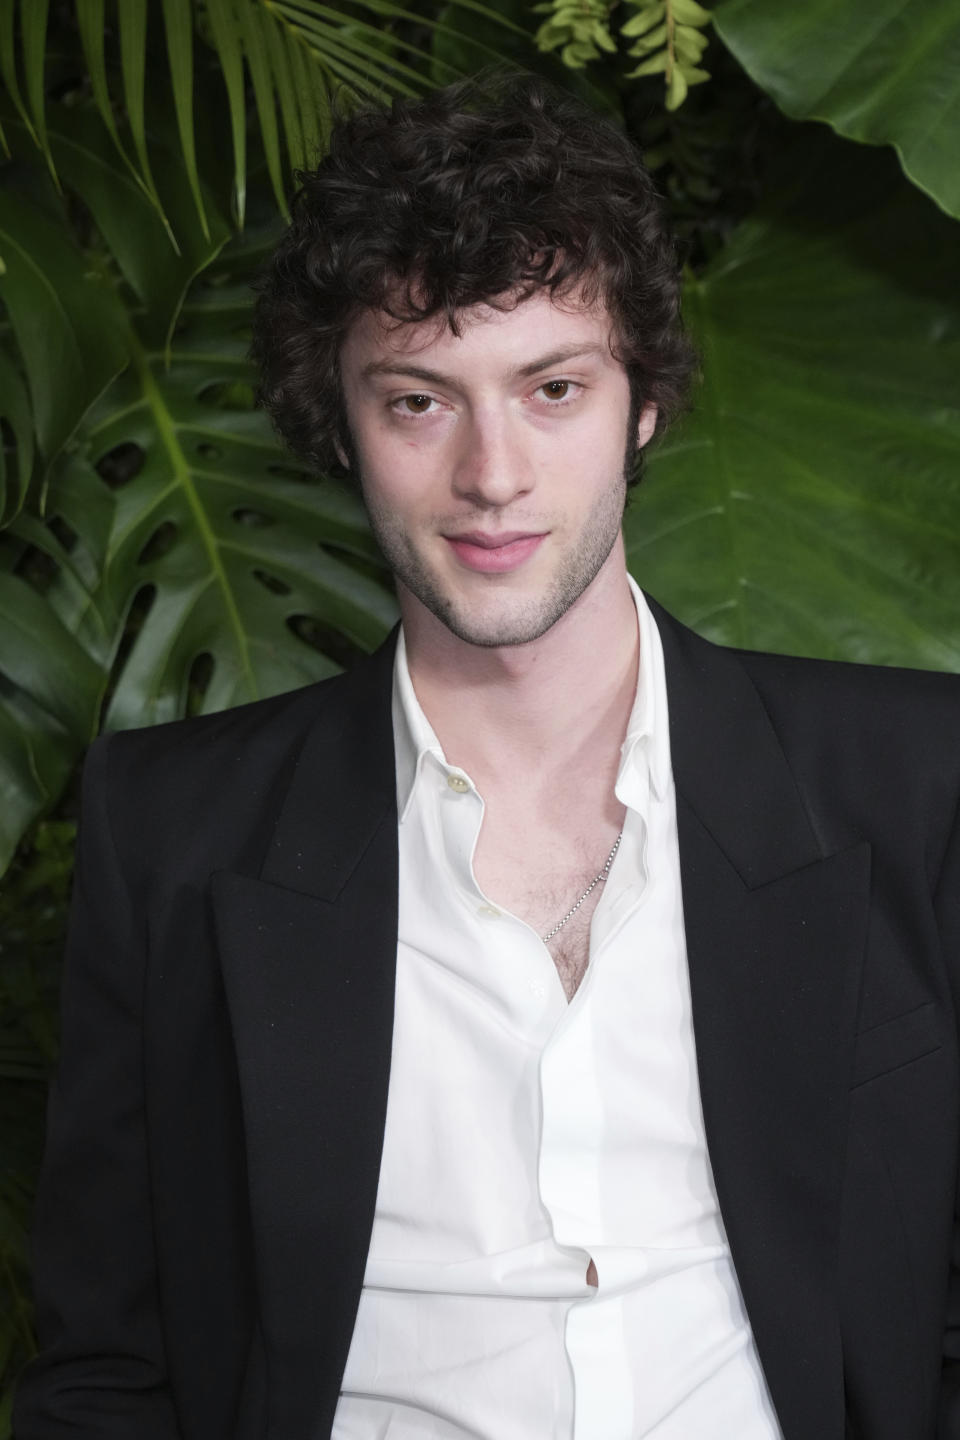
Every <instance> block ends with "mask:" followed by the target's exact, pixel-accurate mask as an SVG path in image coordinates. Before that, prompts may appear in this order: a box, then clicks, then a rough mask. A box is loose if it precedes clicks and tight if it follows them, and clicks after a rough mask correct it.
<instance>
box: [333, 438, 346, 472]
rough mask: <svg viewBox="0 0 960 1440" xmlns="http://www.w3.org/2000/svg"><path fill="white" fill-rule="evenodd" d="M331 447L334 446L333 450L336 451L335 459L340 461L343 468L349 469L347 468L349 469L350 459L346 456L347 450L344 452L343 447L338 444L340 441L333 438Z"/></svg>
mask: <svg viewBox="0 0 960 1440" xmlns="http://www.w3.org/2000/svg"><path fill="white" fill-rule="evenodd" d="M333 448H334V452H335V453H336V457H337V459H338V460H339V461H340V464H341V465H342V466H343V468H344V470H349V469H350V461H349V459H348V458H347V452H346V450H344V448H343V446H342V445H341V444H340V441H339V440H334V442H333Z"/></svg>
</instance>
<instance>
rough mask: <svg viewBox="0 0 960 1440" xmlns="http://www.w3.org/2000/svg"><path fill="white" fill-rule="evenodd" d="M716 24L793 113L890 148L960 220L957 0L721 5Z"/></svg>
mask: <svg viewBox="0 0 960 1440" xmlns="http://www.w3.org/2000/svg"><path fill="white" fill-rule="evenodd" d="M714 22H715V25H716V28H717V31H718V33H719V34H720V36H721V38H722V40H723V42H724V44H725V45H727V46H728V47H729V49H730V50H732V51H733V53H734V55H735V56H736V57H737V59H738V60H739V61H740V63H741V64H742V65H743V67H744V69H745V70H746V71H747V72H748V73H749V74H750V75H751V76H752V77H753V79H754V80H756V82H757V83H758V84H759V85H761V86H762V87H763V89H764V90H766V91H767V93H768V94H770V95H772V96H773V98H774V99H775V100H776V102H777V104H778V105H779V106H780V107H781V109H783V110H784V111H785V112H786V114H787V115H790V116H792V117H793V118H794V119H814V120H825V121H827V122H828V124H830V125H832V126H833V128H834V129H835V130H836V131H837V132H838V133H839V134H841V135H846V136H848V137H849V138H850V139H852V140H862V141H867V142H868V143H870V144H872V145H884V144H891V145H893V146H894V147H895V148H896V150H897V152H898V154H899V155H900V159H901V161H902V163H903V168H904V170H905V171H906V173H907V175H909V177H910V179H911V180H913V182H914V183H915V184H916V185H919V186H920V188H921V189H923V190H925V191H926V192H927V193H928V194H929V195H932V196H933V198H934V199H935V200H936V201H937V203H938V204H939V205H941V206H942V207H943V209H944V210H946V211H947V213H948V214H950V215H955V216H960V167H958V165H957V156H958V154H960V8H958V6H957V5H956V3H955V0H844V4H842V5H836V4H830V3H826V0H818V3H810V0H808V3H805V4H802V5H784V4H782V3H781V0H718V3H717V5H716V8H715V10H714Z"/></svg>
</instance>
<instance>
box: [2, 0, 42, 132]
mask: <svg viewBox="0 0 960 1440" xmlns="http://www.w3.org/2000/svg"><path fill="white" fill-rule="evenodd" d="M14 3H15V0H0V80H2V81H3V88H4V89H5V91H6V92H7V94H8V95H9V96H10V99H11V100H12V101H13V104H14V106H15V107H16V110H17V113H18V115H19V116H20V118H21V120H22V121H23V123H24V124H25V125H26V126H27V128H28V129H29V131H30V134H31V135H32V137H33V139H34V142H35V143H36V144H38V145H39V143H40V141H39V139H38V137H37V132H36V130H34V128H33V122H32V120H31V119H30V114H29V112H28V110H27V107H26V105H25V104H24V102H23V95H22V94H21V91H20V77H19V75H18V74H17V47H16V44H15V43H14V36H15V34H16V23H15V14H14Z"/></svg>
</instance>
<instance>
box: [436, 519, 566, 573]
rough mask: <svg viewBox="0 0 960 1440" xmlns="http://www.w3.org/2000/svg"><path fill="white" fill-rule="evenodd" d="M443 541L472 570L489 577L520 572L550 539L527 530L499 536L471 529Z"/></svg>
mask: <svg viewBox="0 0 960 1440" xmlns="http://www.w3.org/2000/svg"><path fill="white" fill-rule="evenodd" d="M443 538H444V539H445V540H446V542H447V544H448V545H449V546H450V548H451V550H452V551H453V553H454V555H456V557H457V559H458V560H459V561H460V563H461V564H463V565H465V566H466V567H467V569H468V570H478V571H480V572H481V573H483V574H486V575H502V574H504V573H505V572H506V571H508V570H516V569H517V568H518V566H520V565H522V564H523V563H524V561H525V560H528V559H529V558H530V556H531V555H532V554H533V553H534V551H535V550H536V549H537V548H538V546H539V545H540V542H541V540H544V539H545V538H546V536H545V535H544V534H539V535H532V534H530V533H529V532H528V531H523V530H505V531H502V532H501V533H499V534H495V535H490V534H486V533H485V532H484V531H481V530H471V531H468V532H467V533H465V534H462V535H445V536H444V537H443Z"/></svg>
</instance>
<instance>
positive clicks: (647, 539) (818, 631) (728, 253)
mask: <svg viewBox="0 0 960 1440" xmlns="http://www.w3.org/2000/svg"><path fill="white" fill-rule="evenodd" d="M804 133H805V139H804V144H803V145H802V146H801V147H799V153H797V154H793V155H788V156H787V157H786V161H787V165H788V166H789V168H788V169H787V170H786V172H785V173H786V174H790V173H791V171H792V172H794V173H795V176H796V179H795V183H794V186H793V188H792V189H791V191H790V192H789V194H785V195H783V196H782V197H781V199H780V200H779V201H776V202H774V201H771V202H769V203H768V204H767V205H766V206H765V207H764V208H762V209H761V211H760V212H759V213H758V214H757V215H756V216H755V217H753V218H751V219H749V220H747V221H746V222H745V223H744V224H743V225H742V227H741V228H740V230H739V231H738V232H737V233H736V234H735V236H734V237H733V239H732V240H731V242H730V244H729V245H728V247H727V248H726V249H725V250H724V251H722V252H721V254H720V255H719V257H718V258H717V259H716V261H715V262H714V263H713V264H712V265H711V266H710V267H709V268H708V269H707V270H706V272H705V273H704V274H703V275H702V276H701V277H700V278H699V279H693V280H691V281H690V282H689V283H688V285H687V289H686V298H685V309H686V314H687V316H688V319H689V321H690V323H691V326H692V328H693V330H694V333H695V338H696V339H697V340H698V341H699V344H700V347H701V350H702V354H703V369H704V382H703V387H702V390H701V391H700V393H699V395H698V396H697V400H696V408H695V411H694V413H693V414H692V415H691V416H690V417H689V419H688V420H687V421H686V422H685V423H684V424H683V425H682V426H681V427H679V428H678V429H677V430H676V431H675V432H674V433H673V434H670V435H668V436H667V438H666V440H665V442H664V443H663V445H662V447H661V449H660V452H659V454H657V455H656V456H655V457H654V458H653V461H652V463H651V466H650V474H649V477H648V479H647V481H646V482H645V484H644V485H643V486H642V487H641V490H640V493H639V496H638V498H637V501H636V502H635V503H634V504H633V505H632V506H631V507H630V510H629V511H628V517H627V544H628V554H629V562H630V566H631V569H632V571H633V573H634V574H635V575H636V576H637V578H638V579H639V580H640V582H641V583H642V584H644V585H647V586H649V587H650V589H651V590H652V591H653V593H654V594H655V595H657V596H659V597H660V598H662V599H663V601H664V602H665V603H667V604H668V605H671V606H673V607H674V608H675V609H676V610H677V612H678V613H679V614H680V615H681V617H683V618H684V619H686V620H687V621H688V622H689V623H690V624H693V625H695V626H696V627H697V628H699V629H701V630H703V631H704V633H706V634H707V635H709V636H711V637H712V638H714V639H717V640H720V641H723V642H726V643H729V644H734V645H743V646H747V647H750V648H755V649H767V650H775V651H785V652H793V653H799V654H807V655H819V656H823V657H826V658H839V659H846V660H860V661H872V662H877V663H889V664H899V665H910V666H921V667H929V668H931V669H952V670H960V405H958V395H957V384H956V377H957V375H958V374H960V297H958V295H957V290H956V281H955V262H954V255H955V245H956V231H955V228H954V226H953V224H952V222H950V221H948V220H946V219H945V218H944V217H943V216H942V215H941V214H940V213H939V212H938V211H937V210H936V209H935V207H934V206H933V205H932V204H931V203H930V202H929V200H927V199H926V197H924V196H923V195H921V194H920V192H919V191H917V190H916V189H914V188H913V187H911V186H910V185H909V184H907V183H906V181H904V180H903V178H902V176H900V175H899V173H898V170H897V167H896V165H895V163H894V161H893V160H892V158H891V157H889V155H888V153H886V152H883V151H879V150H877V151H871V150H862V149H858V148H857V147H854V146H850V145H846V144H844V143H843V142H840V141H837V140H835V139H833V138H832V137H830V136H829V134H828V133H827V132H825V131H819V132H818V131H816V130H808V131H806V132H804Z"/></svg>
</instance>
